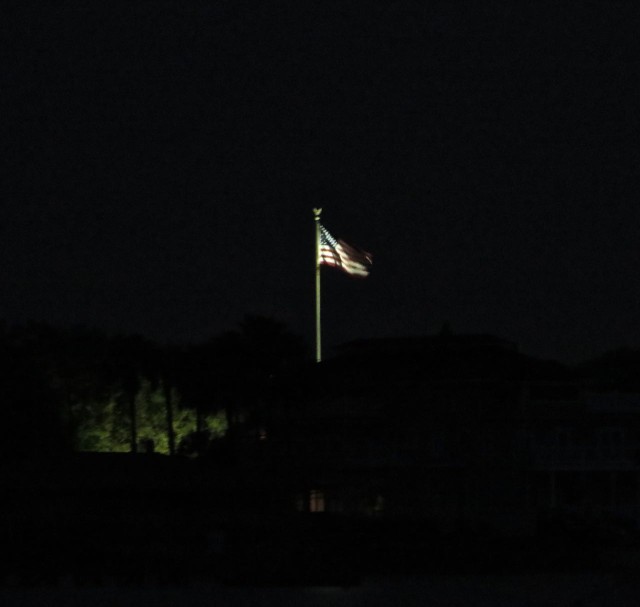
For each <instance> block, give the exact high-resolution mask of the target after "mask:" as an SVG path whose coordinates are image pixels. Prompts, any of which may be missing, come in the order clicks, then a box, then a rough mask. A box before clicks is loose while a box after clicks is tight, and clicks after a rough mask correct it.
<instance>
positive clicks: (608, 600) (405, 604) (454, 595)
mask: <svg viewBox="0 0 640 607" xmlns="http://www.w3.org/2000/svg"><path fill="white" fill-rule="evenodd" d="M0 605H2V606H3V607H30V606H36V605H37V606H41V605H42V606H45V605H46V606H51V607H58V606H62V605H64V606H65V607H86V606H91V607H129V606H131V607H133V606H135V607H140V606H141V605H145V606H146V605H149V606H153V607H165V606H166V607H169V606H173V605H175V606H179V607H255V606H258V607H271V606H274V607H275V606H289V605H291V606H292V607H315V606H318V607H321V606H322V607H325V606H326V607H355V606H358V607H360V606H362V607H365V606H366V607H378V606H380V607H381V606H392V605H393V606H394V607H395V606H398V607H413V606H416V607H417V606H420V607H429V606H438V607H440V606H451V607H466V606H475V607H485V606H486V607H495V606H498V607H501V606H503V605H504V606H507V605H509V606H511V605H514V606H527V607H544V606H555V605H558V606H570V607H596V606H605V605H606V606H607V607H627V606H629V607H631V606H633V607H637V606H638V605H640V576H626V577H624V578H623V577H620V576H617V575H613V574H606V575H605V574H597V575H591V574H586V573H585V574H573V575H568V574H562V575H560V574H559V575H549V574H544V575H542V574H540V575H520V576H480V575H478V576H469V575H467V576H455V575H452V576H419V577H418V576H417V577H407V576H403V577H388V578H372V579H365V580H364V581H363V583H362V584H361V585H359V586H355V587H351V588H336V587H310V588H252V587H249V588H235V587H228V586H222V585H217V584H210V583H207V584H204V583H203V584H197V583H191V584H186V585H183V586H157V585H154V586H147V585H139V586H135V587H122V586H103V587H75V586H73V584H72V582H70V581H65V580H61V581H60V582H59V583H58V585H57V586H55V587H48V588H30V589H19V588H4V589H2V590H1V591H0Z"/></svg>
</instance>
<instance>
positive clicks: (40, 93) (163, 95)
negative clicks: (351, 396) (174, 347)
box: [0, 0, 640, 361]
mask: <svg viewBox="0 0 640 607" xmlns="http://www.w3.org/2000/svg"><path fill="white" fill-rule="evenodd" d="M70 4H71V3H69V4H68V5H67V7H66V8H64V9H60V8H52V5H50V3H45V2H41V3H39V4H38V3H33V2H22V3H18V5H19V8H14V9H10V8H4V9H3V12H4V13H5V16H4V18H3V19H1V20H0V49H1V51H0V52H1V58H2V60H1V65H2V71H1V73H2V76H1V78H2V80H1V82H0V117H1V118H0V128H1V129H2V142H3V162H2V169H1V173H0V175H1V182H0V183H1V184H2V192H1V195H0V209H1V211H2V213H1V218H2V221H1V223H0V243H1V245H0V251H1V258H0V318H4V319H6V320H7V321H8V322H10V323H14V322H22V321H26V320H27V319H34V320H38V321H46V322H50V323H53V324H57V325H68V324H82V325H87V326H95V327H99V328H102V329H105V330H108V331H122V332H128V333H142V334H144V335H146V336H148V337H150V338H152V339H156V340H159V341H161V342H164V341H170V342H194V341H200V340H203V339H206V338H208V337H210V336H212V335H214V334H216V333H218V332H221V331H223V330H227V329H231V328H233V327H234V326H236V325H237V323H238V322H239V321H240V320H241V319H242V317H243V315H244V314H245V313H251V314H261V315H267V316H273V317H275V318H277V319H279V320H281V321H284V322H286V323H287V324H288V325H289V327H290V328H291V329H292V330H293V331H295V332H297V333H300V334H302V335H303V336H304V337H305V338H306V339H307V340H308V341H309V344H310V345H311V343H312V339H313V302H314V291H313V287H314V270H313V266H314V260H313V251H314V222H313V215H312V208H313V207H314V206H321V207H323V209H324V212H323V223H324V225H325V226H326V227H327V228H328V229H329V231H330V232H331V233H332V234H333V235H334V236H336V237H343V238H344V239H345V240H346V241H347V242H350V243H352V244H355V245H359V246H361V247H363V248H365V249H367V250H369V251H371V252H372V253H373V254H374V266H373V269H372V273H371V276H370V277H369V278H367V279H365V280H353V279H350V278H348V277H347V276H343V275H342V274H341V273H340V272H339V271H336V270H334V269H331V268H324V269H323V312H324V329H325V340H326V344H327V346H329V345H331V344H338V343H340V342H344V341H348V340H351V339H355V338H361V337H376V336H403V335H417V334H427V333H432V332H434V331H438V330H439V329H440V327H441V326H442V323H443V322H444V321H448V322H449V323H450V324H451V327H452V329H453V331H454V332H479V333H493V334H497V335H499V336H502V337H504V338H506V339H509V340H512V341H515V342H517V343H518V344H519V345H520V348H521V350H522V351H524V352H526V353H529V354H534V355H538V356H544V357H551V358H558V359H561V360H567V361H573V360H579V359H584V358H588V357H591V356H594V355H597V354H600V353H602V352H603V351H605V350H607V349H610V348H613V347H617V346H622V345H628V346H640V307H639V305H638V303H639V300H640V280H639V279H638V277H639V276H640V259H639V255H638V252H639V251H638V249H639V247H638V243H639V223H640V221H639V220H640V196H639V194H640V187H639V183H638V168H639V166H638V165H639V161H640V153H639V141H640V133H639V126H640V98H639V93H640V84H639V76H640V35H639V34H638V32H640V21H639V20H638V19H637V18H636V16H635V13H636V11H635V8H636V7H635V5H634V4H635V3H633V2H622V1H620V2H615V1H610V2H604V1H603V2H594V1H590V2H578V3H576V2H530V3H526V4H525V3H522V4H521V3H517V2H507V1H504V2H491V1H488V2H469V3H464V2H450V1H446V2H424V1H415V2H409V1H405V2H384V3H370V2H365V1H364V0H341V1H340V2H331V1H317V2H300V1H294V0H283V1H279V2H258V1H257V0H256V1H251V0H250V1H244V2H241V1H237V2H236V1H221V2H213V1H211V2H205V1H203V0H202V1H193V2H180V1H177V0H176V1H153V2H152V1H144V2H143V1H141V0H138V1H136V0H132V1H130V2H122V3H119V2H113V3H111V2H92V1H90V2H84V3H73V5H74V6H75V8H71V7H70ZM186 6H188V7H189V8H186Z"/></svg>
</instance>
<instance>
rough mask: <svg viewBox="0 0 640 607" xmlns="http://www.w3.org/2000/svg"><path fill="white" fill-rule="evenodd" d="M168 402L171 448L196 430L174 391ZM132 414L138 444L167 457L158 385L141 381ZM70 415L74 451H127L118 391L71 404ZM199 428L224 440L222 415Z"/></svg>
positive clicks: (127, 413) (124, 408) (127, 424)
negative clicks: (170, 418) (172, 444)
mask: <svg viewBox="0 0 640 607" xmlns="http://www.w3.org/2000/svg"><path fill="white" fill-rule="evenodd" d="M170 401H171V406H172V413H173V415H172V417H173V424H172V426H173V433H174V436H175V444H176V445H180V443H181V442H182V441H183V440H184V439H185V438H186V437H187V436H188V435H189V434H191V433H193V432H195V431H196V429H197V417H196V412H195V411H194V410H192V409H187V408H183V407H181V406H180V395H179V394H178V392H177V391H176V390H175V389H172V391H171V399H170ZM135 411H136V428H137V439H138V444H145V443H147V444H148V443H149V442H150V441H152V444H153V447H154V451H155V452H157V453H165V454H168V453H169V433H168V422H167V400H166V395H165V391H164V387H163V386H162V384H157V385H154V384H152V382H151V381H149V380H148V379H145V378H141V379H140V380H139V388H138V390H137V393H136V395H135ZM71 413H72V417H73V419H74V426H75V446H76V449H77V450H78V451H109V452H126V451H130V449H131V408H130V405H129V403H128V402H127V398H126V394H125V393H124V392H123V391H122V390H118V391H114V392H113V393H111V394H109V395H108V396H107V397H106V398H104V399H100V400H93V401H89V402H87V401H84V402H81V403H78V404H75V405H73V406H72V411H71ZM202 425H203V426H204V429H205V430H206V431H207V432H208V433H209V435H210V436H211V437H212V438H218V437H221V436H224V434H225V433H226V430H227V423H226V416H225V414H224V412H219V413H216V414H209V415H205V416H204V418H203V419H202Z"/></svg>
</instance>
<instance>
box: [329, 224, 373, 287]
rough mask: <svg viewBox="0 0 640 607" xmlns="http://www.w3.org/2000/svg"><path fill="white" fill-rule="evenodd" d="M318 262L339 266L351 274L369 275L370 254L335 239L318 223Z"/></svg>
mask: <svg viewBox="0 0 640 607" xmlns="http://www.w3.org/2000/svg"><path fill="white" fill-rule="evenodd" d="M319 263H320V264H324V265H327V266H333V267H334V268H340V269H341V270H343V271H344V272H346V273H347V274H349V275H351V276H359V277H361V278H364V277H366V276H369V270H370V268H371V264H372V255H371V253H367V252H366V251H362V250H361V249H358V248H357V247H353V246H351V245H349V244H347V243H346V242H344V240H336V239H335V238H334V237H333V236H331V234H329V231H328V230H327V229H326V228H325V227H324V226H323V225H320V259H319Z"/></svg>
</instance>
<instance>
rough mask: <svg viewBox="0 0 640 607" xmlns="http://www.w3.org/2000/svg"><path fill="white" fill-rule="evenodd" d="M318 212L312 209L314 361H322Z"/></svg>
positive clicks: (318, 210) (320, 210)
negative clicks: (313, 221) (314, 223)
mask: <svg viewBox="0 0 640 607" xmlns="http://www.w3.org/2000/svg"><path fill="white" fill-rule="evenodd" d="M320 213H322V209H313V216H314V219H315V221H316V362H318V363H319V362H321V361H322V333H321V330H320Z"/></svg>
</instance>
